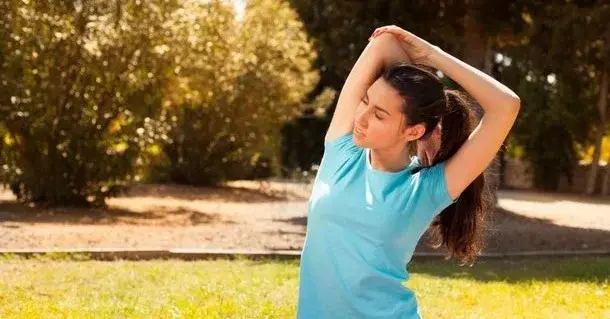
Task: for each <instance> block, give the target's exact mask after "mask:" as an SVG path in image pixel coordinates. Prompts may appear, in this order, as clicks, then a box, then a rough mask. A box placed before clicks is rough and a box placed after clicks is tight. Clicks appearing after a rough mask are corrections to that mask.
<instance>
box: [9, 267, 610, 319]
mask: <svg viewBox="0 0 610 319" xmlns="http://www.w3.org/2000/svg"><path fill="white" fill-rule="evenodd" d="M410 269H411V273H412V277H411V280H410V281H409V283H408V284H407V285H408V286H409V287H411V288H413V289H414V290H415V292H416V295H417V298H418V301H419V303H420V305H421V311H422V314H423V316H424V317H427V318H551V317H552V318H610V302H609V301H610V283H609V280H610V279H609V278H610V258H601V257H600V258H593V257H591V258H570V259H545V260H535V259H522V260H514V261H500V260H496V261H483V260H481V261H479V262H477V263H476V264H475V266H474V267H472V268H468V267H459V266H457V265H455V264H454V263H452V262H447V261H438V260H437V261H428V262H414V263H412V265H411V266H410ZM0 273H2V276H1V277H0V318H117V317H120V318H294V316H295V310H296V298H297V289H298V261H277V260H263V261H254V260H247V259H244V258H238V259H237V260H213V261H194V262H189V261H179V260H158V261H141V262H130V261H115V262H100V261H90V260H86V258H85V257H83V256H76V257H73V256H65V255H54V256H52V257H51V258H49V257H43V258H35V259H28V260H23V259H20V258H15V257H10V256H8V257H4V258H3V259H1V260H0Z"/></svg>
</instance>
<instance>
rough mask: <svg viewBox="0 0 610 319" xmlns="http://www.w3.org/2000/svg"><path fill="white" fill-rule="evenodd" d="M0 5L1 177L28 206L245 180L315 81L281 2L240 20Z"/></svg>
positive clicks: (268, 1)
mask: <svg viewBox="0 0 610 319" xmlns="http://www.w3.org/2000/svg"><path fill="white" fill-rule="evenodd" d="M0 7H1V8H2V11H3V12H7V14H4V15H3V16H2V17H0V24H1V25H2V27H1V28H0V119H1V120H0V159H1V160H2V162H0V178H2V182H3V183H4V184H5V185H9V186H10V187H11V188H12V189H13V191H14V192H15V193H16V194H17V196H18V197H19V199H21V200H22V201H31V202H40V203H47V204H50V205H64V204H68V205H103V204H104V199H105V198H106V197H108V196H112V195H116V194H117V193H118V192H120V191H121V190H122V189H123V188H124V187H125V186H126V185H130V184H132V183H134V182H137V181H140V180H142V179H150V178H151V177H153V178H154V177H155V176H157V177H159V176H161V177H163V176H165V177H166V178H168V179H170V180H174V181H178V182H184V183H189V184H215V183H217V182H219V181H220V180H223V179H227V178H238V177H243V176H246V175H248V174H250V175H251V174H252V173H253V171H254V170H256V169H257V168H259V166H260V165H261V163H263V164H264V165H267V166H269V165H271V163H270V162H269V159H273V158H274V157H277V156H278V154H277V153H279V152H278V151H279V128H280V127H281V124H282V123H283V122H285V121H287V120H290V119H291V118H292V117H294V116H295V115H296V114H298V112H297V106H298V105H299V102H300V100H301V99H302V97H303V96H304V95H305V94H306V93H307V92H308V91H310V90H311V88H312V87H313V86H314V85H315V83H316V81H317V73H316V71H312V69H311V64H312V60H313V59H314V58H315V54H314V52H313V50H312V44H311V43H310V42H309V41H308V40H307V35H306V34H305V32H304V30H303V27H302V24H301V23H300V22H299V20H298V19H297V16H296V14H295V13H294V11H293V10H292V9H291V8H290V7H289V6H288V4H287V3H286V2H284V1H279V0H261V1H249V4H248V7H247V8H246V14H245V17H244V18H243V20H239V21H237V20H235V18H234V13H233V9H232V6H231V4H230V3H227V2H224V1H220V0H214V1H209V2H201V1H190V0H175V1H161V0H158V1H146V2H144V1H127V2H107V1H88V2H80V1H77V2H65V1H51V2H36V1H19V2H17V1H7V0H3V1H0ZM276 162H277V159H276ZM151 168H157V170H154V171H153V172H150V169H151Z"/></svg>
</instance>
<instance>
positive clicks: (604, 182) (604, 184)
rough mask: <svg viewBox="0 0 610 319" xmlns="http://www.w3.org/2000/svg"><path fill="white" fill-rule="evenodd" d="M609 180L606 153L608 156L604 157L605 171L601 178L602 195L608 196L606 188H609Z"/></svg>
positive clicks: (609, 174)
mask: <svg viewBox="0 0 610 319" xmlns="http://www.w3.org/2000/svg"><path fill="white" fill-rule="evenodd" d="M609 182H610V154H609V155H608V158H607V159H606V172H605V173H604V178H602V197H603V196H608V190H609V188H610V185H608V183H609Z"/></svg>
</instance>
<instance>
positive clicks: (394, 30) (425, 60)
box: [371, 25, 440, 67]
mask: <svg viewBox="0 0 610 319" xmlns="http://www.w3.org/2000/svg"><path fill="white" fill-rule="evenodd" d="M382 33H391V34H392V35H394V36H395V37H396V38H397V39H398V40H399V42H400V45H401V46H402V48H403V50H404V51H405V53H407V55H408V56H409V58H410V60H411V61H412V62H413V63H415V64H423V65H427V66H430V67H434V65H433V63H432V59H431V56H432V55H433V54H437V53H438V51H439V50H440V49H439V47H437V46H435V45H432V44H430V43H429V42H427V41H426V40H424V39H422V38H420V37H418V36H416V35H415V34H413V33H411V32H409V31H407V30H404V29H402V28H400V27H398V26H395V25H387V26H383V27H380V28H377V29H375V31H374V32H373V34H372V35H371V38H374V37H376V36H378V35H380V34H382Z"/></svg>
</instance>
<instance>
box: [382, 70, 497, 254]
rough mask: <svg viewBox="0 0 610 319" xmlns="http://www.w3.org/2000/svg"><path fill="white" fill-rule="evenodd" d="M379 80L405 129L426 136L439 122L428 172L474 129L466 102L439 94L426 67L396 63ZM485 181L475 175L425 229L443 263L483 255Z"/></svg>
mask: <svg viewBox="0 0 610 319" xmlns="http://www.w3.org/2000/svg"><path fill="white" fill-rule="evenodd" d="M382 77H383V79H384V80H385V81H387V82H388V83H389V84H390V85H391V86H392V87H394V88H395V89H396V90H398V92H399V94H400V96H401V97H402V98H403V100H404V103H403V109H402V111H403V113H404V114H405V118H406V121H407V123H406V124H408V125H415V124H419V123H423V124H425V128H426V130H425V133H424V136H426V135H427V134H430V133H431V132H432V130H433V129H434V128H435V127H436V125H437V124H438V123H439V121H440V123H441V125H442V129H441V145H440V149H439V151H438V153H437V154H436V156H435V157H434V159H433V160H432V163H431V166H433V165H435V164H438V163H440V162H443V161H446V160H448V159H449V158H451V156H453V155H454V154H455V153H456V152H457V151H458V149H459V148H460V147H461V146H462V144H464V142H466V140H467V139H468V137H469V136H470V134H471V133H472V131H473V130H474V129H475V127H476V113H475V111H474V109H473V108H472V107H471V106H470V103H469V102H468V99H467V97H466V96H465V95H464V94H462V93H460V91H457V90H448V89H445V87H444V85H443V82H442V81H441V79H440V78H439V77H438V76H437V75H436V74H435V73H434V71H432V70H430V69H429V68H428V67H426V66H423V65H413V64H408V63H405V62H401V63H398V64H394V65H392V66H390V67H389V68H388V69H387V70H385V71H384V72H383V74H382ZM420 162H421V161H420ZM414 172H416V171H414ZM486 179H487V178H486V174H485V173H482V174H481V175H479V176H478V177H477V178H476V179H475V180H474V181H473V182H472V183H471V184H470V185H469V186H468V187H467V188H466V189H465V190H464V191H463V192H462V194H461V195H460V196H459V199H458V200H457V201H456V202H455V203H453V204H451V205H450V206H449V207H447V208H445V209H444V210H443V211H442V212H441V213H440V214H439V215H438V216H436V217H435V219H434V221H433V222H432V224H431V226H430V231H431V235H432V237H433V240H434V242H435V243H434V248H438V247H440V246H441V245H443V246H445V247H446V248H447V250H448V252H449V255H448V256H447V259H450V258H452V257H456V258H457V259H458V260H459V261H460V262H462V264H465V263H469V264H470V265H472V264H473V263H474V260H475V259H476V256H477V255H478V254H479V253H480V251H481V250H482V249H483V244H484V243H483V233H484V227H485V215H486V214H487V212H488V211H489V208H490V203H491V201H490V198H491V194H490V190H489V189H488V187H487V186H486Z"/></svg>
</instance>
